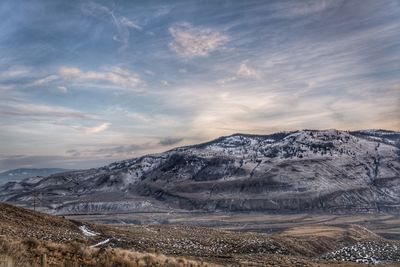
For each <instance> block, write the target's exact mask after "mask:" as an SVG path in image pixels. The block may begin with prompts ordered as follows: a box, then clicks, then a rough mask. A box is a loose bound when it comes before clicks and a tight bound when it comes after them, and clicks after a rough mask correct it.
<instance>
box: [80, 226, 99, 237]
mask: <svg viewBox="0 0 400 267" xmlns="http://www.w3.org/2000/svg"><path fill="white" fill-rule="evenodd" d="M79 230H81V231H82V233H83V235H84V236H96V235H99V233H96V232H94V231H92V230H90V229H89V228H87V227H86V225H81V226H79Z"/></svg>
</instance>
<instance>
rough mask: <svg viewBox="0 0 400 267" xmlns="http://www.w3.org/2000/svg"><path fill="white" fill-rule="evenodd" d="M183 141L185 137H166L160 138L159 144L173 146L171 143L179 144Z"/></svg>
mask: <svg viewBox="0 0 400 267" xmlns="http://www.w3.org/2000/svg"><path fill="white" fill-rule="evenodd" d="M182 141H183V138H181V137H165V138H163V139H161V140H160V142H159V144H160V145H162V146H171V145H176V144H179V143H180V142H182Z"/></svg>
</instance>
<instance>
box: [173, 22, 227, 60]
mask: <svg viewBox="0 0 400 267" xmlns="http://www.w3.org/2000/svg"><path fill="white" fill-rule="evenodd" d="M169 33H170V34H171V35H172V37H173V39H174V40H173V42H171V43H170V44H169V48H170V49H171V50H172V51H174V52H176V53H177V54H178V55H180V56H182V57H185V58H193V57H206V56H208V55H209V54H210V53H212V52H214V51H216V50H217V49H218V48H220V47H221V46H222V45H224V44H225V43H227V42H228V41H229V38H228V36H227V35H225V34H222V33H220V32H218V31H215V30H212V29H207V28H201V27H193V26H191V25H190V24H187V23H182V24H178V25H175V26H172V27H170V28H169Z"/></svg>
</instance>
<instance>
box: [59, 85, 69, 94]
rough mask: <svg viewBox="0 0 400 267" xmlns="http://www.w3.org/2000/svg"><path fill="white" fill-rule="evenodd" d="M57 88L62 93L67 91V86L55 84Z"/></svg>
mask: <svg viewBox="0 0 400 267" xmlns="http://www.w3.org/2000/svg"><path fill="white" fill-rule="evenodd" d="M57 89H58V90H59V91H60V92H62V93H64V94H65V93H68V88H67V87H65V86H57Z"/></svg>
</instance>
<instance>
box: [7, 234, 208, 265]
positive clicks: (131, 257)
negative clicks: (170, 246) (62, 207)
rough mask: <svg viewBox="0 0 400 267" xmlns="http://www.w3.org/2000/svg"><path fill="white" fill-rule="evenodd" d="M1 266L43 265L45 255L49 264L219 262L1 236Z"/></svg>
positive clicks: (182, 263) (185, 263) (191, 263)
mask: <svg viewBox="0 0 400 267" xmlns="http://www.w3.org/2000/svg"><path fill="white" fill-rule="evenodd" d="M0 255H1V256H0V267H30V266H41V261H42V257H43V255H46V258H47V259H46V262H47V266H48V267H52V266H54V267H56V266H57V267H59V266H66V267H78V266H87V267H89V266H93V267H94V266H102V267H145V266H154V267H155V266H169V267H206V266H216V265H213V264H208V263H204V262H198V261H193V260H187V259H184V258H177V257H168V256H165V255H162V254H157V253H139V252H133V251H128V250H123V249H112V248H100V249H99V248H91V247H87V246H83V245H82V244H79V243H76V242H72V243H67V244H58V243H53V242H48V241H39V240H36V239H32V238H30V239H27V240H23V241H22V240H10V239H7V238H4V237H2V238H0Z"/></svg>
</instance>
